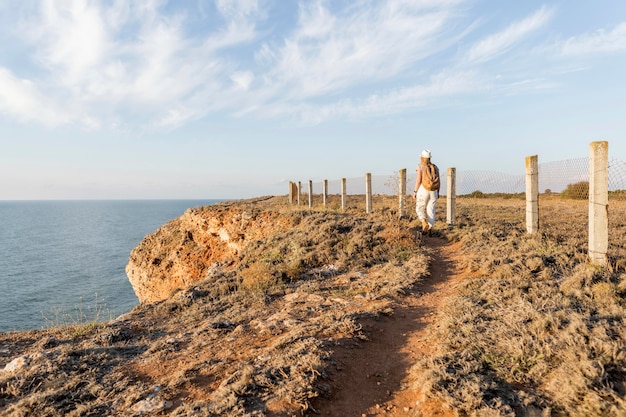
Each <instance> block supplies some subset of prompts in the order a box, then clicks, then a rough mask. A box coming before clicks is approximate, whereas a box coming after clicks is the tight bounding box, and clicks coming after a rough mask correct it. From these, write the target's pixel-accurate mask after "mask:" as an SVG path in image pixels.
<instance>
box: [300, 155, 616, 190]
mask: <svg viewBox="0 0 626 417" xmlns="http://www.w3.org/2000/svg"><path fill="white" fill-rule="evenodd" d="M440 174H441V184H442V186H441V192H440V194H441V195H442V196H445V195H446V192H447V191H446V187H445V184H446V183H447V170H446V169H443V168H441V167H440ZM414 183H415V174H414V173H411V174H407V188H408V189H409V190H412V188H411V187H413V184H414ZM303 191H304V192H306V187H303ZM327 191H328V193H329V194H340V193H341V180H329V181H328V190H327ZM525 191H526V177H525V173H520V174H508V173H504V172H498V171H487V170H474V171H462V170H457V171H456V195H457V196H468V197H475V198H480V197H484V196H486V195H490V194H496V195H499V196H501V197H512V196H515V195H518V196H519V197H523V195H524V193H525ZM539 191H540V193H542V194H546V195H550V194H554V195H557V196H560V197H562V198H566V199H568V198H569V199H586V198H587V197H588V195H589V158H576V159H568V160H563V161H555V162H546V163H541V164H539ZM313 192H314V193H317V194H320V193H322V182H321V181H317V182H313ZM372 192H373V193H374V194H382V195H398V193H399V184H398V172H394V173H392V174H389V175H372ZM405 192H406V190H405ZM346 193H347V194H353V195H354V194H365V177H364V176H363V177H358V178H346ZM609 198H626V161H624V160H620V159H616V158H613V159H610V160H609Z"/></svg>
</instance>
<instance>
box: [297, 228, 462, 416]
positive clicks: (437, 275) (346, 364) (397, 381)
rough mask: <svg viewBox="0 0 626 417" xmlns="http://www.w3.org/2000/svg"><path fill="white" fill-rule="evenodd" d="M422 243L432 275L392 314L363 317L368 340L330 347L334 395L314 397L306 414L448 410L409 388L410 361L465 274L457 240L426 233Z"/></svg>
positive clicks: (423, 347) (429, 413)
mask: <svg viewBox="0 0 626 417" xmlns="http://www.w3.org/2000/svg"><path fill="white" fill-rule="evenodd" d="M425 244H426V245H428V246H429V247H431V248H433V249H434V251H433V260H432V264H431V269H430V273H431V276H430V277H429V278H427V279H426V280H425V281H424V282H423V283H422V284H421V285H418V286H417V288H415V292H414V293H412V294H408V296H407V297H406V298H405V300H404V304H403V305H402V306H401V307H400V308H399V309H397V310H396V311H395V313H394V315H393V316H391V317H383V318H380V319H378V320H374V319H371V320H367V321H365V322H364V323H363V330H364V333H365V334H366V335H367V336H368V338H369V340H367V341H364V342H362V343H358V344H357V345H355V346H347V347H338V348H336V349H335V350H334V355H333V359H334V363H335V369H333V370H332V371H331V372H332V374H331V375H330V385H331V388H330V391H331V392H332V397H331V398H323V399H322V398H320V399H317V400H316V401H315V402H314V403H313V407H314V408H315V411H316V412H310V413H309V414H308V415H310V416H314V415H317V416H319V415H328V416H342V417H343V416H345V417H352V416H355V417H362V416H368V417H369V416H424V417H426V416H441V417H447V416H452V414H450V413H445V412H444V411H443V410H441V408H440V407H438V406H437V404H435V403H432V402H431V403H424V402H423V401H422V399H421V398H419V395H418V393H417V392H416V391H415V390H412V389H410V388H407V382H408V380H407V378H408V375H409V371H410V368H411V366H412V365H413V364H414V363H415V362H416V361H418V360H419V359H420V358H422V357H423V356H424V355H427V354H428V351H429V349H428V346H426V344H425V336H426V335H427V334H428V332H429V331H430V326H431V325H432V324H433V322H434V317H435V313H436V311H437V309H438V308H439V306H440V305H441V302H442V301H443V300H444V299H445V298H446V297H447V296H448V295H449V294H450V293H451V290H452V288H453V286H454V285H455V284H456V283H457V282H459V281H460V280H461V279H462V278H463V276H464V275H465V274H464V273H463V271H460V270H459V269H458V267H457V264H458V257H459V255H458V253H459V252H458V244H451V243H449V242H447V241H446V240H444V239H441V238H437V237H431V238H425Z"/></svg>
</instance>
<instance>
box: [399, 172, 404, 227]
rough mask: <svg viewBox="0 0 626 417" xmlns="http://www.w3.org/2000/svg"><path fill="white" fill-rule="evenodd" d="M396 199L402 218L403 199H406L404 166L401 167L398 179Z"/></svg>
mask: <svg viewBox="0 0 626 417" xmlns="http://www.w3.org/2000/svg"><path fill="white" fill-rule="evenodd" d="M398 199H399V200H400V201H399V204H400V207H399V212H400V218H401V219H402V218H404V200H405V199H406V168H402V169H401V170H400V173H399V179H398Z"/></svg>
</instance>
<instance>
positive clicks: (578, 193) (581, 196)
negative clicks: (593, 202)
mask: <svg viewBox="0 0 626 417" xmlns="http://www.w3.org/2000/svg"><path fill="white" fill-rule="evenodd" d="M561 198H569V199H575V200H586V199H588V198H589V182H587V181H580V182H577V183H575V184H567V187H566V188H565V190H563V192H562V193H561Z"/></svg>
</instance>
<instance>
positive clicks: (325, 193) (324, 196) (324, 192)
mask: <svg viewBox="0 0 626 417" xmlns="http://www.w3.org/2000/svg"><path fill="white" fill-rule="evenodd" d="M322 187H323V188H324V189H323V190H322V196H323V199H324V208H326V201H327V200H328V180H324V183H323V186H322Z"/></svg>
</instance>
